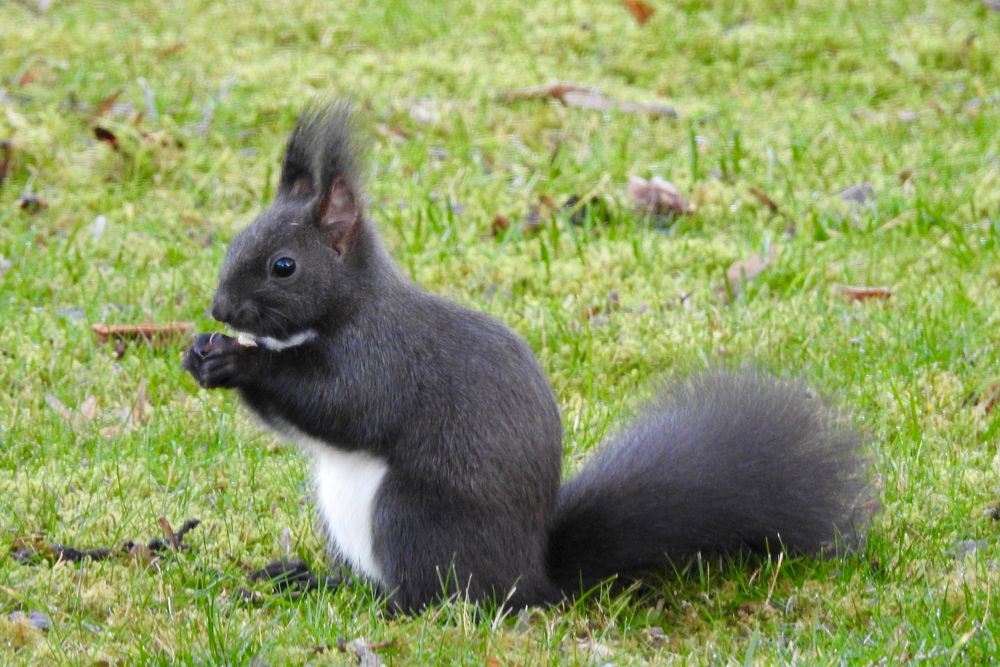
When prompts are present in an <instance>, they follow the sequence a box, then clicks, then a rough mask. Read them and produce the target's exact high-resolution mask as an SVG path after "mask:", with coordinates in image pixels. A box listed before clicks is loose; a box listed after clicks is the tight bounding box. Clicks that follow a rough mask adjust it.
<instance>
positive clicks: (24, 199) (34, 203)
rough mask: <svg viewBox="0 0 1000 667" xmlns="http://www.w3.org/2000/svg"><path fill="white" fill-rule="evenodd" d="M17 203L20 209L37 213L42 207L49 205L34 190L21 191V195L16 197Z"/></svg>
mask: <svg viewBox="0 0 1000 667" xmlns="http://www.w3.org/2000/svg"><path fill="white" fill-rule="evenodd" d="M17 205H18V206H20V207H21V210H22V211H26V212H28V213H38V212H39V211H41V210H42V209H43V208H48V206H49V205H48V204H47V203H46V201H45V200H44V199H42V198H41V197H39V196H38V195H36V194H35V193H34V192H23V193H21V196H20V197H18V198H17Z"/></svg>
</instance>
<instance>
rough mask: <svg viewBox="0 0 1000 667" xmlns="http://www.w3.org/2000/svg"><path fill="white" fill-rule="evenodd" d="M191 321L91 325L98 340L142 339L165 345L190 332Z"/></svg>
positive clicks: (103, 341)
mask: <svg viewBox="0 0 1000 667" xmlns="http://www.w3.org/2000/svg"><path fill="white" fill-rule="evenodd" d="M193 327H194V324H192V323H191V322H167V323H166V324H94V325H92V326H91V329H93V331H94V334H96V335H97V339H98V341H100V342H101V343H107V342H108V341H109V340H110V341H120V340H135V339H143V340H146V341H148V342H149V343H150V344H152V345H154V346H165V345H167V344H169V343H172V342H174V341H175V340H177V339H179V338H182V337H184V336H186V335H188V334H190V333H191V330H192V328H193Z"/></svg>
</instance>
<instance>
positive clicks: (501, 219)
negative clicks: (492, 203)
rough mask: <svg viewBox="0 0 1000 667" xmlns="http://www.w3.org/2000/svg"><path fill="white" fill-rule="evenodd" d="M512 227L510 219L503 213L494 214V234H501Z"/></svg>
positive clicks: (491, 226)
mask: <svg viewBox="0 0 1000 667" xmlns="http://www.w3.org/2000/svg"><path fill="white" fill-rule="evenodd" d="M509 228H510V220H509V219H508V218H507V216H506V215H504V214H503V213H497V214H496V215H495V216H493V223H492V224H491V225H490V232H491V233H492V234H493V236H500V234H502V233H503V232H505V231H507V230H508V229H509Z"/></svg>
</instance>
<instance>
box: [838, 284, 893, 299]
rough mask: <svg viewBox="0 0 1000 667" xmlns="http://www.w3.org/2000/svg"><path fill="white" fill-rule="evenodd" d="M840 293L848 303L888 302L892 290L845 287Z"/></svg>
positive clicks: (885, 288)
mask: <svg viewBox="0 0 1000 667" xmlns="http://www.w3.org/2000/svg"><path fill="white" fill-rule="evenodd" d="M842 292H843V295H844V298H845V299H847V300H848V301H869V300H871V299H878V300H880V301H888V300H889V299H890V298H892V289H890V288H888V287H851V286H850V285H845V286H844V288H843V290H842Z"/></svg>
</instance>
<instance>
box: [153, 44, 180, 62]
mask: <svg viewBox="0 0 1000 667" xmlns="http://www.w3.org/2000/svg"><path fill="white" fill-rule="evenodd" d="M185 46H187V45H186V44H185V43H184V42H177V43H175V44H171V45H170V46H168V47H166V48H164V49H160V50H159V51H158V52H157V54H156V57H157V58H159V59H160V60H163V59H164V58H168V57H170V56H172V55H174V54H175V53H177V52H178V51H181V50H182V49H183V48H184V47H185Z"/></svg>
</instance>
